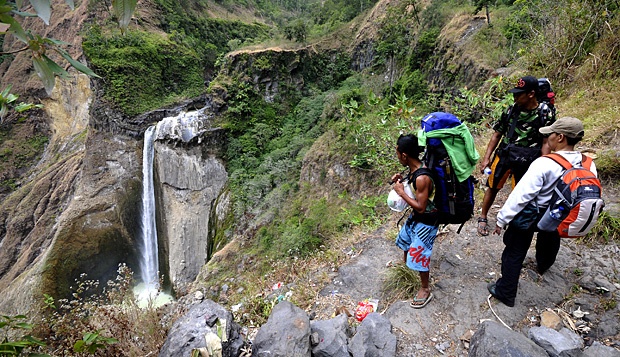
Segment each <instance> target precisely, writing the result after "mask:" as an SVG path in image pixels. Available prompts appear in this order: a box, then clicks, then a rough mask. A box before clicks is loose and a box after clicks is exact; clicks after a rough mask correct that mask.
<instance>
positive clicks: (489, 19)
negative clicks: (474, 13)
mask: <svg viewBox="0 0 620 357" xmlns="http://www.w3.org/2000/svg"><path fill="white" fill-rule="evenodd" d="M484 10H485V11H486V13H487V25H489V26H491V16H490V15H489V5H488V4H487V5H485V6H484Z"/></svg>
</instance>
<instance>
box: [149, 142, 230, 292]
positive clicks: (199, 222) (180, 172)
mask: <svg viewBox="0 0 620 357" xmlns="http://www.w3.org/2000/svg"><path fill="white" fill-rule="evenodd" d="M205 135H206V139H207V140H205V141H204V142H202V144H200V145H190V146H178V147H177V146H171V145H170V144H166V143H163V142H156V143H155V182H156V187H157V193H156V197H157V209H158V214H157V216H158V240H159V241H160V243H161V244H160V247H161V249H160V257H161V259H160V260H162V262H161V263H162V264H160V265H162V266H163V267H165V268H164V269H165V272H166V275H167V276H169V277H170V280H171V282H172V285H173V287H174V288H175V290H182V289H183V288H184V287H185V286H186V285H187V284H188V283H191V282H193V281H194V279H195V278H196V276H197V275H198V272H199V271H200V268H201V267H202V266H203V265H204V264H206V263H207V259H208V256H209V253H210V247H211V245H212V243H213V237H212V236H210V235H209V231H210V227H211V226H212V225H213V224H214V223H213V222H211V217H212V212H214V211H215V210H216V204H215V202H216V200H217V198H218V197H219V196H220V194H221V193H222V191H223V188H224V186H225V184H226V181H227V180H228V174H227V172H226V169H225V167H224V163H223V162H222V159H221V153H222V150H223V149H224V148H225V142H224V138H225V135H224V133H223V132H222V131H221V130H212V131H209V132H207V133H206V134H205ZM219 209H220V210H224V211H227V209H228V207H226V205H224V207H219Z"/></svg>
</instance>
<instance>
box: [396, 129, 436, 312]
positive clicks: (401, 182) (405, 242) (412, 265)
mask: <svg viewBox="0 0 620 357" xmlns="http://www.w3.org/2000/svg"><path fill="white" fill-rule="evenodd" d="M423 151H424V147H423V146H419V145H418V138H417V137H416V136H415V135H413V134H409V135H401V136H400V137H399V138H398V140H397V142H396V156H397V157H398V162H400V164H401V165H403V166H405V167H407V168H408V169H409V173H408V174H407V175H406V176H403V175H402V174H400V173H398V174H395V175H393V176H392V179H391V182H392V186H393V190H394V191H395V192H396V194H398V195H399V196H400V197H401V198H402V199H403V200H405V201H406V203H407V205H408V206H409V207H411V209H412V213H411V215H409V217H408V219H407V222H406V223H405V224H404V225H403V227H402V229H401V230H400V232H399V233H398V236H397V238H396V245H397V246H398V247H399V248H400V249H402V250H403V260H404V262H405V264H406V265H407V267H408V268H409V269H412V270H416V271H418V272H419V273H420V281H421V287H420V290H419V291H418V292H417V294H416V296H414V297H413V299H412V302H411V304H410V305H411V307H413V308H415V309H420V308H423V307H424V306H426V305H427V304H428V303H429V302H430V301H431V300H432V299H433V293H432V292H431V288H430V285H429V277H430V273H429V268H430V261H431V254H432V252H433V245H434V243H435V238H436V237H437V230H438V226H439V223H438V217H437V209H436V208H435V207H434V205H433V201H432V200H431V198H432V197H433V192H434V184H433V180H432V178H431V176H430V175H428V174H422V175H419V174H418V175H416V172H417V171H419V170H422V169H423V168H424V163H423V162H422V161H421V160H420V155H421V154H422V152H423ZM414 176H415V178H414ZM405 185H410V186H412V187H413V190H412V191H410V192H413V194H412V195H410V194H408V192H406V191H405ZM412 196H413V197H412Z"/></svg>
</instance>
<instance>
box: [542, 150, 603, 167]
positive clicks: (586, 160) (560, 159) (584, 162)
mask: <svg viewBox="0 0 620 357" xmlns="http://www.w3.org/2000/svg"><path fill="white" fill-rule="evenodd" d="M544 157H548V158H550V159H551V160H553V161H555V162H557V163H558V164H560V165H561V166H562V167H563V168H564V169H565V170H568V169H571V168H572V167H573V165H572V164H571V163H570V162H568V160H566V159H565V158H564V156H562V155H560V154H555V153H553V154H547V155H544ZM592 162H593V161H592V158H591V157H589V156H586V155H584V154H581V166H582V167H584V168H586V169H588V170H590V167H591V166H592Z"/></svg>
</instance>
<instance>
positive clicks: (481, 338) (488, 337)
mask: <svg viewBox="0 0 620 357" xmlns="http://www.w3.org/2000/svg"><path fill="white" fill-rule="evenodd" d="M505 356H528V357H548V356H549V355H548V354H547V352H545V350H544V349H543V348H542V347H540V346H537V345H536V344H535V343H534V342H533V341H531V340H530V339H528V338H527V337H525V336H524V335H522V334H520V333H518V332H515V331H511V330H509V329H507V328H505V327H504V326H502V325H500V324H498V323H497V322H495V321H484V322H483V323H482V324H480V327H479V328H478V330H477V331H476V333H474V335H473V336H472V338H471V344H470V348H469V357H505Z"/></svg>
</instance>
